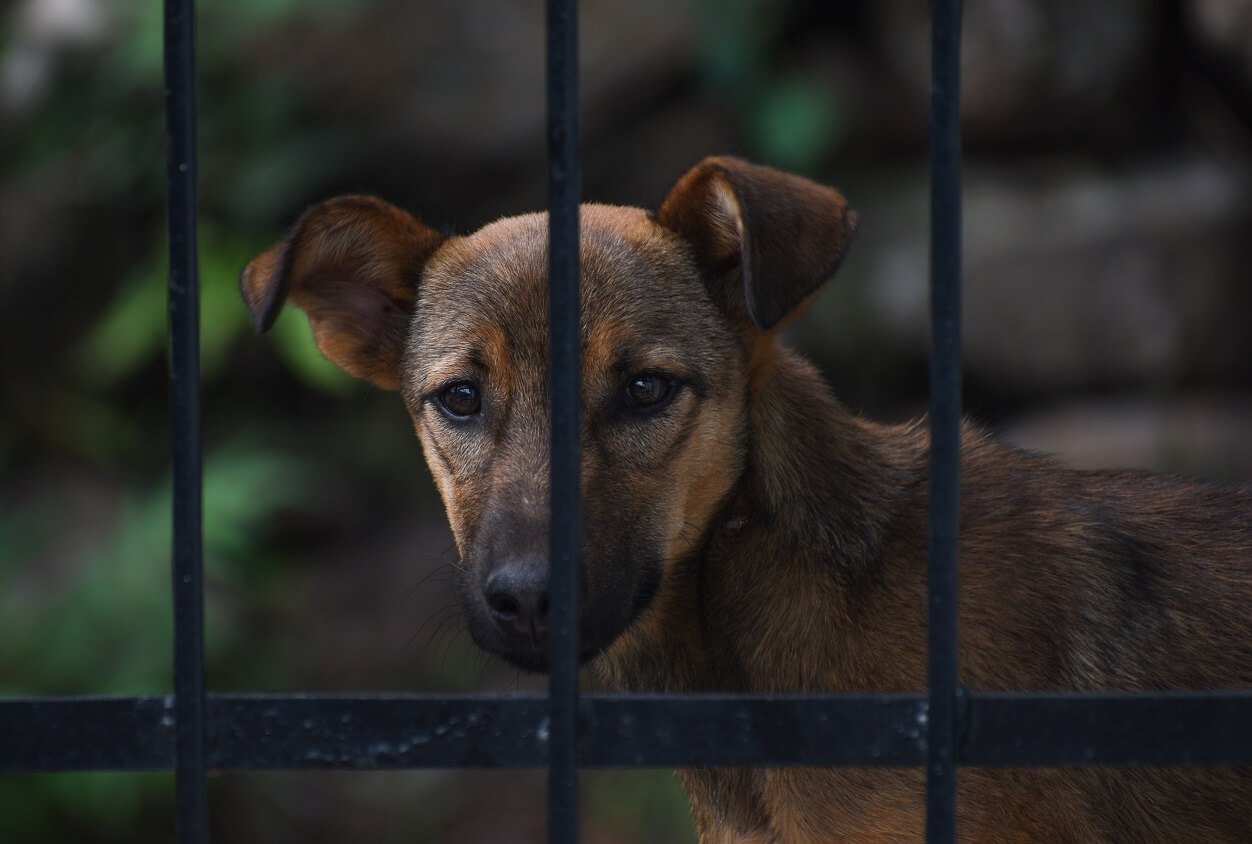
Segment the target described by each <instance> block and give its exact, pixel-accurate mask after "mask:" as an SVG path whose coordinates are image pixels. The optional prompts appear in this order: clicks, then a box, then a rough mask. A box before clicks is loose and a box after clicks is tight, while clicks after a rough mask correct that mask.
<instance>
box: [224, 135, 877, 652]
mask: <svg viewBox="0 0 1252 844" xmlns="http://www.w3.org/2000/svg"><path fill="white" fill-rule="evenodd" d="M745 205H751V206H753V207H756V208H764V209H766V211H767V213H768V219H763V218H762V217H761V216H760V215H754V214H748V213H745V210H744V206H745ZM853 225H854V219H853V217H852V215H851V214H850V212H848V211H847V209H846V207H845V206H844V204H843V201H842V198H841V197H839V195H838V194H837V193H835V192H834V191H832V190H830V189H827V188H821V187H819V186H817V185H814V184H813V183H811V182H806V181H804V180H801V179H798V178H796V177H793V176H787V175H785V174H781V173H778V172H777V171H773V170H769V169H768V168H761V167H755V166H753V165H749V164H746V163H744V162H740V161H736V160H734V159H708V160H706V161H705V162H702V163H701V164H700V165H698V166H697V167H696V168H695V169H693V170H692V171H691V172H689V173H688V174H687V175H686V176H685V177H684V178H683V180H681V181H680V182H679V183H678V185H676V186H675V188H674V189H673V191H671V193H670V196H669V197H668V198H667V199H666V201H665V203H663V204H662V206H661V209H660V210H659V211H658V212H657V213H656V214H649V213H647V212H645V211H643V210H640V209H634V208H615V207H609V206H600V205H587V206H583V209H582V214H581V227H582V236H581V247H580V248H581V255H580V258H581V308H582V320H581V334H582V375H581V385H582V496H583V541H582V568H581V602H580V617H581V624H580V645H581V649H582V654H583V658H584V659H588V658H591V657H593V656H595V655H596V654H598V653H600V652H602V651H603V650H604V649H606V648H608V647H609V646H610V645H611V644H612V643H613V642H614V641H615V640H617V639H618V638H619V637H620V636H621V635H622V634H623V632H624V631H626V630H627V629H628V628H630V627H631V625H632V624H633V623H636V621H637V620H638V619H639V618H640V616H641V615H642V614H644V613H645V612H646V611H647V609H648V608H649V606H650V605H651V604H652V603H653V601H654V599H655V597H656V595H657V594H658V592H659V591H660V590H662V589H663V588H665V585H666V583H667V575H668V573H669V572H670V571H671V569H672V567H673V564H674V563H675V561H677V560H680V559H683V558H684V557H687V556H689V555H692V554H694V553H697V551H698V546H699V543H700V541H701V538H702V537H703V536H704V535H705V533H706V531H707V529H708V527H709V525H710V522H711V521H712V520H713V519H714V518H715V516H716V514H717V511H718V509H719V506H720V505H721V503H722V502H723V501H724V500H725V499H726V496H727V494H728V492H729V490H730V489H731V487H732V485H733V484H734V483H735V481H736V480H737V479H738V477H739V475H740V473H741V471H742V469H743V465H744V459H745V456H744V439H745V435H746V426H747V413H748V410H747V408H748V398H749V393H750V391H751V386H752V379H753V373H754V371H755V370H756V369H758V368H759V367H760V366H761V365H762V364H761V358H762V357H763V356H767V350H768V348H769V347H771V345H772V343H773V336H772V334H773V329H774V328H775V327H776V325H777V324H778V323H779V321H780V320H781V319H782V318H783V317H784V316H786V315H787V314H788V313H790V312H792V311H793V310H795V308H796V307H797V306H798V305H799V304H800V303H801V301H802V300H803V299H805V298H806V297H807V296H808V295H809V294H810V293H812V292H813V291H814V290H815V289H816V288H817V287H818V286H819V285H820V283H821V282H822V281H824V280H825V278H826V277H828V276H829V275H830V274H831V273H833V271H834V269H835V267H836V266H837V264H838V262H839V260H840V259H841V258H842V255H843V252H844V250H845V249H846V246H847V242H848V239H849V237H850V236H851V233H852V228H853ZM806 235H807V236H806ZM815 236H816V238H817V239H816V244H814V239H815ZM796 244H799V245H798V246H796ZM749 250H751V251H749ZM547 252H548V238H547V217H546V215H543V214H530V215H526V216H521V217H511V218H507V219H504V220H500V221H498V222H496V223H492V224H491V225H488V226H486V227H484V228H483V229H481V230H479V231H478V232H475V233H474V234H472V235H469V236H466V237H452V238H443V237H440V236H439V235H437V234H436V233H434V232H432V231H431V230H430V229H428V228H426V227H425V226H423V225H422V224H421V223H419V222H418V221H417V220H415V219H414V218H412V217H411V216H409V215H408V214H407V213H405V212H403V211H400V210H399V209H397V208H394V207H393V206H390V205H387V204H386V203H383V202H381V201H379V200H374V199H369V198H363V197H346V198H341V199H338V200H331V201H330V202H328V203H324V204H323V205H320V206H316V207H314V208H313V209H310V211H308V212H306V214H305V215H304V216H303V217H302V218H301V220H300V222H299V223H297V225H296V227H295V228H294V229H293V231H292V232H291V234H290V235H289V236H288V237H287V238H286V239H285V240H284V241H282V242H280V243H279V244H277V245H276V246H275V247H273V248H272V249H270V250H269V251H267V252H266V253H264V254H262V255H260V256H258V257H257V258H256V259H254V260H253V261H252V262H251V263H250V264H249V265H248V267H247V269H245V271H244V274H243V276H242V279H241V285H242V289H243V293H244V298H245V301H246V302H247V303H248V305H249V308H250V310H251V312H252V315H253V318H254V321H255V322H256V323H257V324H258V326H259V327H261V328H264V327H267V325H268V324H269V322H271V321H272V320H273V318H274V317H275V316H276V315H277V312H278V309H279V307H281V304H282V301H283V299H284V298H286V297H287V296H290V298H291V299H292V300H293V301H294V302H295V303H296V304H297V305H298V306H300V307H302V308H304V309H305V311H306V312H307V313H308V315H309V319H310V322H311V323H312V325H313V328H314V333H315V336H316V338H317V341H318V344H319V346H320V347H321V349H322V351H323V352H324V353H325V354H326V355H327V357H329V358H330V359H331V360H333V361H335V362H337V363H339V364H340V365H341V366H343V367H344V368H345V369H347V370H348V371H350V372H352V373H353V374H356V375H358V376H360V377H364V378H367V379H369V380H371V381H373V382H375V383H376V384H379V385H380V386H383V387H387V388H392V389H399V391H400V393H401V395H402V396H403V398H404V400H405V403H406V405H407V407H408V410H409V413H410V414H411V415H412V418H413V423H414V427H415V429H416V431H417V434H418V437H419V438H420V440H421V442H422V447H423V449H424V451H425V454H426V460H427V463H428V464H429V466H430V469H431V471H432V473H433V474H434V477H435V481H436V483H437V485H438V487H439V490H440V493H441V494H442V497H443V501H444V504H445V507H446V509H447V513H448V518H449V521H450V522H451V525H452V530H453V534H454V536H455V538H456V544H457V548H458V551H459V553H460V556H461V560H462V564H463V568H464V578H465V581H464V583H463V584H462V586H463V589H462V593H463V595H464V601H465V613H466V617H467V619H468V622H469V629H470V632H471V634H472V635H473V637H474V639H475V640H476V641H477V642H478V643H479V644H480V645H481V646H482V647H484V648H486V649H487V650H489V651H491V652H493V653H496V654H498V655H500V656H502V657H504V658H505V659H507V660H509V661H510V662H512V663H514V664H516V665H518V666H520V667H523V668H527V669H533V670H542V669H543V668H544V666H545V665H546V661H547V648H548V645H547V635H546V631H547V625H546V617H547V578H548V519H549V516H548V503H549V500H548V499H549V497H548V474H549V459H548V457H549V432H550V426H549V412H550V410H549V393H548V378H549V373H548V322H547V314H548V292H547V285H548V279H547V267H548V256H547ZM780 254H781V255H783V256H785V260H783V261H781V262H780V261H779V260H778V255H780ZM762 276H767V277H768V278H767V279H762ZM761 281H768V287H767V286H765V285H763V284H760V282H761Z"/></svg>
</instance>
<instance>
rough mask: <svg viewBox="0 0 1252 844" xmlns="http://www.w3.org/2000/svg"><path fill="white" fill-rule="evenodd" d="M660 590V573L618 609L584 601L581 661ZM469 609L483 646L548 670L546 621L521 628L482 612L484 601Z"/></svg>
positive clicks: (521, 664)
mask: <svg viewBox="0 0 1252 844" xmlns="http://www.w3.org/2000/svg"><path fill="white" fill-rule="evenodd" d="M659 591H660V577H659V576H656V577H645V578H644V579H643V581H642V582H641V583H639V584H638V586H637V587H636V588H635V590H634V591H633V594H632V596H631V600H630V602H629V603H628V604H627V605H626V606H625V607H621V608H620V609H617V610H616V611H614V609H613V608H608V607H604V606H596V605H595V604H594V603H592V602H589V601H584V606H583V607H582V624H581V625H580V630H579V642H578V645H579V649H578V664H579V665H580V666H582V665H587V664H588V663H590V662H592V661H594V660H595V659H596V658H597V657H599V656H600V655H601V654H602V653H604V652H605V651H606V650H607V649H608V648H609V647H610V646H611V645H612V644H613V643H614V642H616V641H617V640H618V638H620V637H621V636H622V635H623V634H624V633H625V632H626V631H627V630H629V629H630V627H631V626H632V625H633V624H634V623H635V622H636V621H637V620H638V619H639V617H640V616H641V615H643V613H644V611H645V610H647V608H648V607H649V606H651V604H652V602H653V600H654V599H655V598H656V595H657V593H658V592H659ZM466 610H467V614H468V617H469V629H470V635H471V637H472V638H473V639H474V641H475V642H476V643H477V644H478V646H479V647H481V648H482V649H483V650H485V651H488V652H489V653H492V654H495V655H496V656H498V657H500V658H501V659H503V660H504V661H505V662H507V663H509V664H510V665H512V666H514V667H515V668H520V669H522V670H523V671H530V672H534V673H546V672H547V671H548V666H549V664H550V662H549V659H550V648H551V637H550V636H549V633H548V628H547V625H546V624H544V625H542V626H538V625H535V626H529V627H528V628H527V629H525V630H524V631H517V630H513V629H509V628H507V627H506V626H502V625H500V624H498V623H494V622H493V621H492V620H491V619H490V618H488V617H486V615H485V614H484V613H483V612H482V609H481V605H479V606H475V607H469V606H467V607H466Z"/></svg>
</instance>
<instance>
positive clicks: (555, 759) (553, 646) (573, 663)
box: [547, 0, 581, 844]
mask: <svg viewBox="0 0 1252 844" xmlns="http://www.w3.org/2000/svg"><path fill="white" fill-rule="evenodd" d="M547 14H548V21H547V30H548V37H547V58H548V79H547V84H548V221H549V231H550V234H549V241H548V248H549V253H548V260H549V273H550V276H549V285H550V287H549V290H550V304H549V331H550V334H549V341H550V344H551V345H550V349H549V354H550V373H551V374H550V379H551V383H550V385H549V387H550V389H549V395H550V397H551V401H552V467H551V469H552V479H551V506H552V513H551V522H550V530H549V536H550V543H551V547H550V553H551V557H552V563H551V573H550V577H549V587H548V589H549V593H550V607H551V608H550V610H549V611H550V613H551V617H550V619H549V622H550V629H551V631H552V633H551V635H552V638H551V641H550V643H549V660H548V663H549V683H550V685H549V694H550V708H551V712H550V716H549V725H548V753H549V757H548V760H549V761H548V836H549V840H550V841H552V842H561V844H572V842H574V841H577V840H578V767H577V742H578V735H577V720H576V719H577V712H578V565H579V562H578V556H579V539H580V533H581V531H580V525H581V512H580V510H581V507H580V502H579V486H580V484H579V476H580V472H581V448H580V436H581V427H580V422H579V415H580V413H579V393H580V390H579V380H580V374H579V369H580V366H579V363H580V361H579V357H580V352H581V340H580V332H579V308H578V195H579V178H578V18H577V2H576V0H548V5H547Z"/></svg>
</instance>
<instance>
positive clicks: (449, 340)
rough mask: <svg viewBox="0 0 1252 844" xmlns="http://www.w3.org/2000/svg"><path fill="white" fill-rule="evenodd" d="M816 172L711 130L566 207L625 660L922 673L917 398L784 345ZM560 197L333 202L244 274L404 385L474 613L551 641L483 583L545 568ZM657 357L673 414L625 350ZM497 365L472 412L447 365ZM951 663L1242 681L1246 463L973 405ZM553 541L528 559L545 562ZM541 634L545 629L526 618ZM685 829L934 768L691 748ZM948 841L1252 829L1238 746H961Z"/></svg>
mask: <svg viewBox="0 0 1252 844" xmlns="http://www.w3.org/2000/svg"><path fill="white" fill-rule="evenodd" d="M854 228H855V217H854V216H853V215H852V214H851V212H849V211H848V210H847V207H846V205H845V204H844V202H843V199H842V197H840V196H839V195H838V194H837V193H836V192H834V191H833V190H831V189H829V188H824V187H820V186H818V185H815V184H813V183H811V182H808V181H805V180H802V179H798V178H796V177H794V176H788V175H785V174H782V173H778V172H777V171H774V170H769V169H768V168H762V167H756V166H753V165H749V164H746V163H745V162H741V161H738V160H736V159H727V158H719V159H707V160H706V161H704V162H702V163H701V164H700V165H698V166H697V167H696V168H694V169H693V170H692V171H691V172H689V173H688V174H687V175H685V176H684V177H683V178H682V179H681V180H680V181H679V182H678V184H677V185H676V186H675V187H674V189H673V190H672V191H671V193H670V195H669V196H668V197H667V198H666V200H665V201H664V202H663V203H662V205H661V207H660V209H659V210H658V212H657V213H656V214H655V215H648V214H645V213H644V212H642V211H639V210H637V209H625V208H611V207H606V206H584V211H583V241H582V243H583V245H582V275H583V282H582V286H583V334H584V353H583V396H584V398H583V401H584V414H585V426H584V427H585V433H584V441H583V452H584V469H583V490H584V502H585V503H584V508H585V512H586V519H585V523H586V525H585V532H584V547H583V559H584V569H583V606H584V613H583V616H582V638H583V641H584V643H586V644H587V652H586V654H585V657H586V659H587V660H588V661H589V663H590V665H591V666H592V668H593V669H594V670H595V671H596V672H597V673H598V674H599V675H600V676H601V677H603V678H604V680H605V681H606V682H607V683H608V684H610V685H612V686H613V687H616V688H620V689H626V690H633V691H673V692H712V691H744V692H789V691H810V692H813V691H828V692H839V691H869V690H876V691H918V690H921V689H923V688H925V685H926V671H925V653H926V627H925V619H926V612H925V588H926V562H925V560H926V553H925V549H926V536H925V513H926V449H927V438H926V432H925V429H924V428H923V427H920V426H917V425H913V426H904V427H891V426H883V425H878V424H875V423H873V422H869V421H867V420H864V419H862V418H860V417H858V416H856V415H854V414H852V413H851V412H849V411H848V410H847V409H846V408H845V407H843V406H842V405H841V404H840V403H839V402H838V401H837V400H836V399H835V398H834V396H833V395H832V394H831V393H830V391H829V389H828V388H827V387H826V385H825V384H824V383H823V381H822V379H821V378H820V376H819V375H818V374H817V372H816V371H815V370H814V369H813V368H812V367H811V366H809V365H808V364H807V363H805V362H804V361H803V360H802V359H800V358H799V357H797V356H796V355H794V354H793V353H791V352H790V351H788V350H786V349H785V348H783V347H782V346H781V345H779V343H778V340H777V333H778V327H779V325H780V324H781V323H782V322H783V321H785V319H786V318H787V317H789V316H790V315H792V314H794V313H795V312H796V311H797V310H798V309H800V308H801V307H803V304H804V302H805V301H806V300H807V299H808V298H809V297H810V296H811V295H812V294H813V293H814V292H815V291H816V290H817V289H818V287H819V286H820V285H821V283H822V282H824V281H825V280H826V278H827V277H828V276H829V275H831V274H832V273H833V272H834V270H835V269H836V268H837V266H838V264H839V262H840V261H841V260H842V257H843V255H844V253H845V252H846V249H847V245H848V242H849V241H850V238H851V236H852V233H853V230H854ZM546 237H547V225H546V218H545V217H544V216H542V215H530V216H526V217H516V218H509V219H506V220H502V221H500V222H498V223H494V224H492V225H491V226H488V227H486V228H484V229H483V230H481V231H479V232H477V233H475V234H473V235H470V236H467V237H463V238H449V239H443V238H440V237H439V236H438V235H436V234H435V233H433V232H431V231H430V230H429V229H427V228H426V227H424V226H422V225H421V224H420V223H419V222H417V221H416V220H414V219H413V218H411V217H409V216H408V215H407V214H405V213H404V212H402V211H399V210H398V209H394V208H392V207H391V206H387V205H385V203H381V202H379V201H377V200H369V199H363V198H346V199H340V200H332V201H331V202H329V203H325V204H323V205H321V206H317V207H316V208H314V209H312V210H310V211H309V212H308V213H306V215H305V216H304V217H303V218H302V219H301V221H300V223H298V224H297V226H296V228H295V229H294V230H293V232H292V234H291V235H290V236H289V237H288V238H287V239H286V240H284V241H283V242H281V243H279V244H278V245H276V246H275V247H274V248H273V249H272V250H270V251H269V252H267V253H265V254H264V255H262V256H259V257H258V258H257V259H255V260H254V261H253V262H252V263H251V264H250V265H249V267H248V269H247V270H245V273H244V275H243V278H242V286H243V289H244V296H245V300H246V301H247V303H248V304H249V308H250V310H251V311H252V313H253V316H254V319H255V320H256V321H257V323H258V325H260V326H262V327H263V326H264V325H265V324H266V323H267V322H268V321H270V320H272V318H273V316H274V315H275V314H276V313H277V309H278V307H280V306H281V303H282V300H283V298H284V296H286V295H289V296H290V297H291V298H292V299H293V300H294V301H295V302H296V304H298V305H300V306H301V307H304V308H305V309H306V310H308V311H309V313H310V318H311V320H312V321H313V323H314V328H315V332H316V336H317V339H318V343H319V345H320V346H321V348H322V349H323V351H324V352H325V353H326V354H327V356H328V357H330V358H331V359H332V360H335V361H337V362H339V363H340V364H341V365H343V366H344V367H345V368H347V369H348V370H349V371H352V372H354V373H356V374H358V375H360V376H362V377H366V378H369V379H370V380H373V381H374V382H375V383H378V384H380V385H381V386H384V387H393V388H394V387H399V389H400V390H401V393H402V395H403V396H404V398H405V401H406V403H407V404H408V406H409V410H410V412H411V413H412V415H413V418H414V424H415V426H416V428H417V431H418V434H419V437H420V438H421V440H422V444H423V447H424V449H425V452H426V456H427V461H428V463H429V464H430V466H431V469H432V472H433V473H434V475H435V478H436V481H437V483H438V485H439V488H440V491H441V493H442V495H443V497H444V502H445V504H446V506H447V510H448V515H449V519H450V521H451V523H452V527H453V532H454V534H455V536H456V538H457V544H458V548H459V550H460V552H461V554H462V557H463V560H464V561H465V563H466V566H467V569H468V574H467V582H466V591H467V595H468V597H467V601H466V612H467V614H468V617H469V621H470V626H471V632H473V633H474V635H475V638H476V639H477V640H478V641H479V642H480V643H481V644H482V645H483V646H484V647H487V648H488V649H490V650H494V651H496V652H497V653H500V654H501V655H503V656H504V657H505V658H507V659H511V660H512V661H514V662H516V663H518V664H521V665H524V666H527V667H532V668H542V667H543V659H544V657H543V647H544V646H543V642H542V637H541V636H540V635H539V634H537V633H534V641H523V640H519V639H516V638H512V639H510V638H508V637H506V636H504V635H503V634H501V633H500V631H499V630H498V629H496V627H495V626H494V624H493V621H492V617H491V614H490V611H489V610H488V609H487V608H486V607H485V605H484V604H483V602H482V599H481V597H479V596H478V592H480V591H481V589H482V588H483V583H484V581H485V579H486V578H487V577H489V576H490V575H491V573H492V572H493V571H496V570H498V569H499V568H500V567H501V566H502V565H505V564H511V565H519V563H518V562H517V561H518V560H525V561H533V562H528V563H526V565H530V566H532V567H533V566H546V562H544V561H545V560H546V554H547V538H546V520H545V519H546V517H545V513H546V508H547V504H548V497H547V488H546V478H547V460H548V458H547V431H548V421H547V406H546V405H547V371H546V365H547V364H546V361H547V328H546V313H547V292H546V280H545V277H546V266H547V259H546ZM647 371H661V372H665V373H669V374H671V375H675V376H676V379H677V381H678V382H679V383H680V390H679V393H678V394H677V396H676V397H675V398H674V400H673V402H672V404H670V405H669V406H667V407H666V408H665V410H664V412H663V413H658V414H654V415H650V416H644V415H640V414H638V413H635V412H634V411H631V410H629V409H627V408H624V407H623V405H622V401H621V391H622V385H623V383H625V382H626V380H627V379H629V378H630V377H631V376H632V374H634V373H639V372H647ZM467 380H468V381H472V383H474V384H475V385H476V386H477V387H478V388H481V391H482V395H483V396H484V399H483V405H482V410H481V411H480V412H479V413H478V414H476V415H475V416H474V418H472V419H470V420H469V421H465V420H460V421H455V420H452V421H450V420H449V419H448V418H447V416H446V414H443V412H442V411H440V410H439V409H438V407H437V406H436V405H437V404H438V396H439V395H440V392H439V391H440V390H441V389H443V388H444V387H445V386H446V385H447V384H450V383H457V382H458V381H467ZM960 554H961V621H960V624H961V680H962V682H963V683H965V684H966V685H967V686H969V687H971V688H972V689H975V690H980V691H983V690H985V691H992V690H1060V689H1076V690H1132V689H1181V688H1195V689H1214V688H1228V687H1241V686H1242V687H1247V686H1252V610H1250V609H1249V606H1250V602H1252V492H1250V491H1249V489H1248V488H1246V487H1240V486H1221V485H1208V484H1201V483H1196V482H1191V481H1187V480H1183V479H1179V478H1171V477H1163V476H1155V475H1149V474H1140V473H1128V472H1078V471H1073V470H1069V469H1066V468H1064V467H1062V466H1059V465H1057V464H1055V463H1053V462H1051V461H1049V460H1048V459H1046V458H1043V457H1038V456H1034V455H1030V454H1025V453H1022V452H1020V451H1016V450H1013V449H1010V448H1006V447H1004V446H1002V445H999V444H997V443H995V442H993V441H992V440H990V439H988V438H986V437H984V436H982V435H981V434H979V433H978V432H976V431H973V430H968V431H966V432H965V435H964V447H963V453H962V492H961V550H960ZM545 570H546V569H545ZM532 633H533V629H532ZM682 776H683V780H684V783H685V785H686V788H687V792H688V795H689V797H690V800H691V805H692V810H693V813H694V815H695V819H696V825H697V828H698V830H699V832H700V837H701V841H702V842H705V843H706V844H712V843H713V842H824V841H857V842H860V841H912V840H919V839H920V838H921V835H922V818H923V811H922V805H923V784H922V778H921V774H920V772H917V771H896V770H808V769H789V770H753V771H745V770H694V771H686V772H684V773H683V774H682ZM959 824H960V827H959V829H960V835H961V838H962V840H966V841H985V842H1003V841H1022V842H1026V841H1030V842H1043V841H1048V842H1053V841H1073V842H1088V841H1110V842H1112V841H1136V842H1137V841H1144V842H1149V841H1151V842H1155V841H1184V840H1188V841H1246V840H1252V776H1250V775H1249V773H1248V772H1247V771H1243V770H1200V769H1190V770H1185V769H1168V770H1167V769H1124V770H1063V771H1061V770H1056V771H1054V770H1021V771H998V770H977V769H965V770H962V772H961V776H960V792H959Z"/></svg>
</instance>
